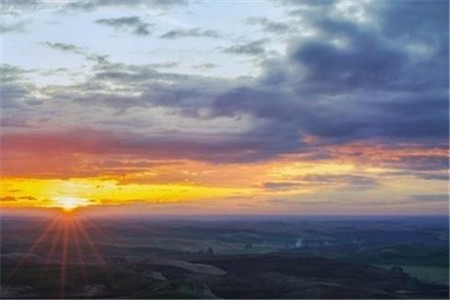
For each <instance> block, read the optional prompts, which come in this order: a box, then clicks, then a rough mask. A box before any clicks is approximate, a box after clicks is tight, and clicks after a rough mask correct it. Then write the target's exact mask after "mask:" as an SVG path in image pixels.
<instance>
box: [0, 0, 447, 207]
mask: <svg viewBox="0 0 450 300" xmlns="http://www.w3.org/2000/svg"><path fill="white" fill-rule="evenodd" d="M2 18H3V24H2V26H3V27H2V36H3V46H2V50H3V59H2V62H3V64H2V123H1V124H2V149H1V150H2V155H1V163H2V181H1V190H2V194H1V197H2V198H1V204H2V207H3V208H4V209H6V211H11V210H13V209H16V208H22V209H24V208H27V209H30V208H33V209H37V208H49V207H56V208H60V207H63V208H65V209H71V207H72V208H73V207H84V206H89V209H88V210H91V211H93V212H96V213H98V214H108V213H117V212H120V213H134V214H135V213H144V214H147V213H152V214H349V213H351V214H360V213H362V214H442V213H446V212H448V201H447V194H448V193H447V179H448V174H447V169H448V148H447V146H448V133H449V132H448V1H364V2H363V1H259V2H244V1H243V2H236V3H235V2H216V1H192V2H188V1H139V0H137V1H61V2H55V1H53V2H51V1H38V0H36V1H8V0H6V1H2ZM19 211H23V210H19Z"/></svg>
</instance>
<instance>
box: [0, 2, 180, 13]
mask: <svg viewBox="0 0 450 300" xmlns="http://www.w3.org/2000/svg"><path fill="white" fill-rule="evenodd" d="M187 3H188V1H187V0H129V1H117V0H83V1H79V0H67V1H64V2H59V1H45V0H26V1H17V0H4V1H2V3H1V5H2V11H3V12H4V13H7V14H11V15H19V14H20V13H22V12H24V11H30V10H39V9H50V10H53V11H54V12H92V11H96V10H99V9H102V8H103V9H104V8H129V7H134V8H145V9H152V10H166V9H169V8H171V7H177V6H180V5H187Z"/></svg>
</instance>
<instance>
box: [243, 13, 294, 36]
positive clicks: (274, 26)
mask: <svg viewBox="0 0 450 300" xmlns="http://www.w3.org/2000/svg"><path fill="white" fill-rule="evenodd" d="M247 23H248V24H250V25H259V26H261V27H262V28H263V30H264V31H266V32H270V33H277V34H280V33H286V32H289V31H291V30H292V28H291V26H290V25H288V24H286V23H282V22H274V21H271V20H269V19H268V18H266V17H262V18H249V19H248V20H247Z"/></svg>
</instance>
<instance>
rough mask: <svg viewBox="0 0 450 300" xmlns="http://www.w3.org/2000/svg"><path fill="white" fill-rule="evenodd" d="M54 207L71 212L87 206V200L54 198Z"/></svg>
mask: <svg viewBox="0 0 450 300" xmlns="http://www.w3.org/2000/svg"><path fill="white" fill-rule="evenodd" d="M54 201H55V205H56V206H58V207H60V208H62V209H63V210H64V211H65V212H70V211H73V210H74V209H76V208H79V207H82V206H87V205H89V200H88V199H84V198H77V197H57V198H54Z"/></svg>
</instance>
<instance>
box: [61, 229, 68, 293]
mask: <svg viewBox="0 0 450 300" xmlns="http://www.w3.org/2000/svg"><path fill="white" fill-rule="evenodd" d="M63 226H64V231H63V243H62V255H61V256H62V257H61V271H60V272H61V273H60V298H61V299H64V297H65V289H66V271H67V255H68V250H69V249H68V247H67V244H68V238H69V236H68V234H69V232H68V220H65V221H64V223H63Z"/></svg>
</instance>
